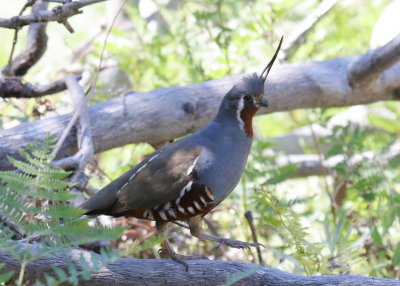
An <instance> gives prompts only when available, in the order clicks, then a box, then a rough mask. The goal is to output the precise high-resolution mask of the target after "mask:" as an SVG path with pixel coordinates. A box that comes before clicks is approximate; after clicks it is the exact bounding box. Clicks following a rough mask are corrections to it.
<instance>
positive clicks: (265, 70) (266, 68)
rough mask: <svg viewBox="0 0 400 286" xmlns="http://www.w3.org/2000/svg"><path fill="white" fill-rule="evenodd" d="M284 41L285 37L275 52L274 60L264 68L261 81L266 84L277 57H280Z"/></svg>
mask: <svg viewBox="0 0 400 286" xmlns="http://www.w3.org/2000/svg"><path fill="white" fill-rule="evenodd" d="M282 41H283V36H282V38H281V40H280V42H279V45H278V48H277V49H276V51H275V54H274V56H273V57H272V59H271V60H270V61H269V63H268V64H267V66H266V67H265V68H264V70H263V71H262V73H261V74H260V79H261V80H262V81H263V82H265V80H266V79H267V76H268V74H269V71H270V70H271V68H272V65H273V64H274V62H275V60H276V57H277V56H278V53H279V50H280V49H281V45H282Z"/></svg>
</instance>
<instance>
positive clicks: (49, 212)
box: [42, 205, 85, 219]
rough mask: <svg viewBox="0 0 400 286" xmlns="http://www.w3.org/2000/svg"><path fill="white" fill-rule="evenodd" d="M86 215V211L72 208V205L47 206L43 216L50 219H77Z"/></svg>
mask: <svg viewBox="0 0 400 286" xmlns="http://www.w3.org/2000/svg"><path fill="white" fill-rule="evenodd" d="M84 213H85V211H84V210H82V209H77V208H75V207H72V206H70V205H49V206H47V207H46V208H45V209H44V210H43V212H42V214H43V215H45V216H48V217H53V218H60V217H62V218H64V219H68V218H76V217H79V216H81V215H83V214H84Z"/></svg>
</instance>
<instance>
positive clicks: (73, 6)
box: [0, 0, 107, 33]
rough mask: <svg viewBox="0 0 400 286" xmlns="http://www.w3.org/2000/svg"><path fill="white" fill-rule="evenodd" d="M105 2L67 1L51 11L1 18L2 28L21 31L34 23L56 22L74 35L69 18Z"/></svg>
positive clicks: (92, 0) (0, 25) (100, 0)
mask: <svg viewBox="0 0 400 286" xmlns="http://www.w3.org/2000/svg"><path fill="white" fill-rule="evenodd" d="M103 1H107V0H79V1H65V2H64V4H63V5H59V6H56V7H54V8H53V9H52V10H51V11H40V12H37V13H32V14H29V15H21V16H15V17H12V18H11V19H4V18H0V28H8V29H20V28H22V27H24V26H27V25H30V24H32V23H42V22H51V21H56V22H59V23H63V24H64V25H65V26H66V28H67V29H68V31H70V32H71V33H73V29H72V28H71V27H70V26H69V24H68V22H67V20H68V18H69V17H72V16H74V15H76V14H80V13H82V11H81V10H80V9H81V8H83V7H85V6H88V5H91V4H94V3H99V2H103Z"/></svg>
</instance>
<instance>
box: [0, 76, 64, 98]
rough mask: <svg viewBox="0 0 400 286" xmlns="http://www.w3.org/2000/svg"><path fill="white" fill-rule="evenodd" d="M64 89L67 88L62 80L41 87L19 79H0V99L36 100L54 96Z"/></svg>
mask: <svg viewBox="0 0 400 286" xmlns="http://www.w3.org/2000/svg"><path fill="white" fill-rule="evenodd" d="M65 89H67V86H66V84H65V80H64V79H59V80H56V81H53V82H52V83H49V84H41V85H33V84H29V83H23V82H22V80H21V79H20V78H2V79H0V97H2V98H11V97H13V98H36V97H41V96H45V95H50V94H54V93H57V92H60V91H63V90H65Z"/></svg>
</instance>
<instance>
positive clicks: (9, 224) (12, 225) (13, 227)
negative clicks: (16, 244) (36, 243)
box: [0, 214, 26, 240]
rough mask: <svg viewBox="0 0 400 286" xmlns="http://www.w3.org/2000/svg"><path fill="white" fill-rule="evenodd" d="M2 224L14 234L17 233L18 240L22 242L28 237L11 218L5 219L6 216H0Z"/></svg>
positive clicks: (15, 236)
mask: <svg viewBox="0 0 400 286" xmlns="http://www.w3.org/2000/svg"><path fill="white" fill-rule="evenodd" d="M0 223H2V224H4V225H5V226H7V227H8V228H9V229H10V230H11V231H12V232H14V233H15V235H14V238H15V239H17V240H20V239H22V238H24V237H25V236H26V233H25V231H24V230H23V229H22V228H21V227H19V226H18V225H16V224H15V223H14V222H13V221H12V220H10V219H9V218H7V217H5V216H4V215H2V214H0Z"/></svg>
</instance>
